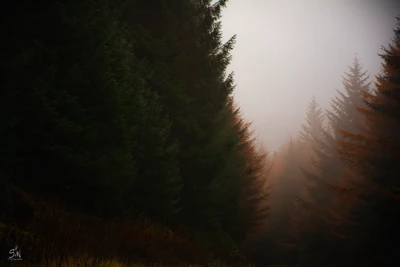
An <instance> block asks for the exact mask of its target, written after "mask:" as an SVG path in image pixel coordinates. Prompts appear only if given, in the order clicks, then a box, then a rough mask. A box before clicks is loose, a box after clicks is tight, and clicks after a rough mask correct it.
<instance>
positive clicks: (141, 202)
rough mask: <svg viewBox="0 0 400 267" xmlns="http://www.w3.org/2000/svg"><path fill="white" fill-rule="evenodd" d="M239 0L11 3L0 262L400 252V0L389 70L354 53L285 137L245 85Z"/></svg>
mask: <svg viewBox="0 0 400 267" xmlns="http://www.w3.org/2000/svg"><path fill="white" fill-rule="evenodd" d="M226 4H227V0H219V1H211V0H174V1H168V3H167V1H162V0H152V1H149V0H124V1H119V0H79V1H77V0H68V1H67V0H58V1H39V2H35V1H19V2H10V3H9V7H7V10H3V12H2V13H3V16H2V23H1V25H2V27H3V35H5V38H4V39H3V42H2V45H3V48H2V49H1V52H0V53H1V64H0V66H1V74H2V79H1V90H0V121H1V123H0V265H1V266H49V267H53V266H54V267H56V266H57V267H59V266H64V267H71V266H87V267H95V266H96V267H97V266H98V267H106V266H110V267H127V266H132V267H147V266H157V267H180V266H192V267H195V266H196V267H200V266H215V267H217V266H221V267H224V266H236V267H256V266H257V267H258V266H260V267H273V266H282V267H283V266H292V267H294V266H299V267H300V266H301V267H322V266H323V267H334V266H335V267H339V266H340V267H342V266H343V267H346V266H349V267H350V266H351V267H353V266H360V267H380V266H382V267H386V266H399V264H400V263H399V258H398V254H397V252H398V251H399V249H400V245H399V241H398V240H399V238H400V227H399V223H400V217H399V216H398V215H397V214H398V213H399V212H400V169H399V167H398V165H397V164H400V17H398V18H397V22H398V24H397V27H396V28H395V29H394V31H393V39H392V42H391V43H390V44H384V43H383V44H382V45H383V46H382V52H381V54H380V57H381V64H382V67H381V72H380V74H379V75H377V76H376V77H371V75H370V74H369V72H368V70H367V69H365V68H364V67H363V64H362V58H360V57H359V56H355V57H354V58H349V62H348V63H349V69H348V71H347V72H345V73H344V74H343V84H342V88H340V89H339V90H338V91H337V93H336V96H335V97H334V98H332V99H331V106H330V107H329V108H328V109H324V108H323V107H322V106H321V105H320V104H319V102H318V99H317V98H316V97H313V98H312V99H310V102H309V106H308V108H307V110H305V111H304V123H303V124H302V125H301V131H300V132H299V134H298V136H297V137H296V138H292V139H290V140H288V141H287V143H286V144H285V145H283V146H282V147H281V148H280V149H279V150H278V151H276V152H272V151H269V150H268V147H264V146H263V145H262V144H261V142H259V139H258V137H257V135H256V134H255V132H254V127H253V125H252V123H251V122H250V121H247V120H246V119H245V118H244V115H243V112H242V111H241V109H240V106H239V105H238V103H237V102H236V101H235V99H234V96H233V93H234V89H235V87H236V82H235V80H234V75H233V73H230V72H228V66H229V64H230V62H231V60H232V49H233V48H234V45H235V42H236V36H235V35H234V36H232V37H231V38H230V39H229V40H228V41H226V42H223V40H222V29H221V16H222V10H223V9H224V8H225V7H226ZM339 78H340V77H339ZM95 89H96V90H95ZM396 217H397V218H396Z"/></svg>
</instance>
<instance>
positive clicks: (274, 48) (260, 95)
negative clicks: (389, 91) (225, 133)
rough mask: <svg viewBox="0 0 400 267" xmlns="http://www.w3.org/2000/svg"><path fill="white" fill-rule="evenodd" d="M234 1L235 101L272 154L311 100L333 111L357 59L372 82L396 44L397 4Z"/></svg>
mask: <svg viewBox="0 0 400 267" xmlns="http://www.w3.org/2000/svg"><path fill="white" fill-rule="evenodd" d="M397 2H398V3H396V1H388V0H375V1H372V0H336V1H334V0H258V1H256V0H230V1H229V2H228V4H227V7H226V8H225V9H224V11H223V14H222V31H223V38H224V40H228V39H229V38H230V37H231V36H233V35H234V34H237V43H236V46H235V48H234V50H233V52H232V56H233V60H232V63H231V65H230V67H229V68H228V71H229V72H230V71H234V73H235V81H236V89H235V94H234V95H235V99H236V103H238V104H239V106H240V108H241V110H242V113H243V115H244V117H245V118H246V119H247V120H249V121H253V127H254V128H255V132H256V134H257V135H258V136H259V138H260V139H261V141H262V142H263V143H264V144H265V146H266V148H267V149H268V150H269V151H273V150H275V149H278V148H279V147H280V146H281V145H282V144H283V143H284V142H285V141H287V140H288V139H289V138H290V137H291V136H292V137H295V136H296V135H297V133H298V131H299V129H300V124H301V123H303V122H304V117H305V110H306V108H307V105H308V103H309V101H310V100H311V97H312V95H313V94H314V95H315V96H316V98H317V100H318V101H319V102H320V104H321V105H322V106H323V107H324V108H325V107H329V102H330V98H331V97H332V96H333V95H335V90H336V89H341V88H342V84H341V81H342V78H341V76H342V74H343V73H344V72H345V71H347V70H348V65H349V64H351V63H352V60H353V58H354V56H355V54H356V53H357V54H358V57H359V59H360V61H361V62H362V64H363V66H364V68H365V69H366V70H367V69H368V70H369V72H370V74H371V78H373V76H374V75H376V74H377V73H378V72H379V70H380V64H381V59H380V57H379V56H378V53H381V49H380V48H381V46H382V45H384V46H387V44H388V43H389V42H390V40H391V39H392V38H393V28H395V26H396V19H395V17H396V16H399V15H400V1H397Z"/></svg>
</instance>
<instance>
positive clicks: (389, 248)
mask: <svg viewBox="0 0 400 267" xmlns="http://www.w3.org/2000/svg"><path fill="white" fill-rule="evenodd" d="M397 22H398V24H397V28H396V29H395V30H394V33H395V37H394V39H393V41H392V43H391V44H389V46H388V48H385V47H383V48H382V50H383V54H381V55H380V56H381V58H382V60H383V63H382V69H381V73H380V75H379V76H377V77H376V82H375V86H376V90H375V91H374V92H372V93H368V92H366V93H364V94H363V95H364V100H365V103H366V105H367V107H363V106H360V107H359V108H358V110H359V111H360V113H361V114H362V115H363V116H364V117H365V119H366V124H367V130H366V131H365V132H364V133H362V134H359V133H357V132H350V131H345V130H343V131H341V133H342V135H343V138H344V141H342V142H339V145H340V148H341V149H340V154H341V156H342V158H343V160H344V161H345V162H346V163H348V164H349V165H350V166H351V167H353V168H354V170H356V171H357V172H358V174H360V175H362V176H363V177H364V179H366V183H365V184H364V186H366V187H367V188H368V189H370V190H369V191H368V192H367V194H366V195H364V197H365V198H366V199H367V200H368V203H369V204H370V207H371V208H372V210H373V213H372V214H369V217H368V216H367V219H361V222H362V223H361V226H363V227H364V228H367V229H369V230H370V236H371V238H370V239H369V240H368V241H369V244H370V245H371V246H370V249H371V251H374V253H375V255H376V256H375V257H374V258H373V260H374V262H378V261H380V262H386V263H387V264H389V263H391V264H393V262H395V261H396V256H395V255H396V254H395V252H394V251H395V250H396V248H397V247H398V244H397V243H398V242H397V240H398V238H399V237H400V231H399V228H398V223H399V221H398V219H397V217H396V216H395V215H394V214H396V213H398V212H399V211H400V205H399V201H398V195H397V191H396V190H395V189H396V188H397V187H398V185H399V183H400V181H399V168H398V166H399V163H400V153H399V147H400V140H399V136H400V127H399V125H400V124H399V122H400V115H399V114H400V112H399V111H400V93H399V92H400V83H399V77H400V61H399V58H400V17H398V18H397ZM369 218H375V219H377V221H376V220H375V222H374V223H373V224H372V225H371V223H369V222H370V221H371V220H368V219H369ZM359 221H360V220H359ZM374 244H380V245H379V246H375V245H374ZM367 253H368V252H367Z"/></svg>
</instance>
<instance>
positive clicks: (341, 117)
mask: <svg viewBox="0 0 400 267" xmlns="http://www.w3.org/2000/svg"><path fill="white" fill-rule="evenodd" d="M342 83H343V88H344V91H339V90H337V94H338V95H337V96H335V97H334V98H333V99H332V103H331V107H332V110H331V111H327V117H328V120H329V123H330V125H331V127H332V129H333V131H334V138H335V139H336V140H340V139H341V138H342V137H341V135H340V134H339V130H340V129H342V130H347V131H350V132H359V131H360V130H361V129H362V127H363V126H364V123H363V120H364V118H363V117H362V116H361V114H360V113H359V112H358V111H357V110H356V107H363V106H364V102H363V98H362V94H363V93H364V92H369V91H370V84H371V82H369V75H368V71H363V67H362V65H361V63H360V60H359V59H358V57H357V56H355V57H354V60H353V64H352V65H351V66H350V67H349V71H348V72H346V73H345V74H344V77H343V82H342Z"/></svg>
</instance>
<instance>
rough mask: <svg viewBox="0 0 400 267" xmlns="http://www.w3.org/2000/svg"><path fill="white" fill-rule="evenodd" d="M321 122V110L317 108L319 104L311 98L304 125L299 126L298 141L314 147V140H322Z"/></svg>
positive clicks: (322, 116) (322, 120)
mask: <svg viewBox="0 0 400 267" xmlns="http://www.w3.org/2000/svg"><path fill="white" fill-rule="evenodd" d="M323 122H324V115H323V113H322V109H321V108H319V104H318V102H317V100H316V99H315V96H313V97H312V100H311V102H310V104H309V105H308V108H307V114H306V124H302V125H301V128H302V130H301V132H300V140H301V141H303V142H305V143H308V144H309V145H311V146H314V145H315V140H321V139H322V138H323Z"/></svg>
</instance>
